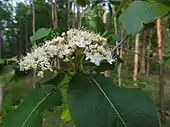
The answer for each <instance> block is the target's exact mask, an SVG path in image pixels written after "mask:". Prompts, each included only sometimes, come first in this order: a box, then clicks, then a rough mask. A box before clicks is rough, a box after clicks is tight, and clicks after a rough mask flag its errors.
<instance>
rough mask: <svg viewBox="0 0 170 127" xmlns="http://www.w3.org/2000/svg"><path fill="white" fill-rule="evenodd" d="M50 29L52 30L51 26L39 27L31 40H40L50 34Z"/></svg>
mask: <svg viewBox="0 0 170 127" xmlns="http://www.w3.org/2000/svg"><path fill="white" fill-rule="evenodd" d="M50 31H51V28H50V29H47V28H40V29H38V30H37V31H36V32H35V34H34V35H32V36H31V37H30V40H31V42H34V41H36V40H39V39H42V38H44V37H46V36H48V35H49V33H50Z"/></svg>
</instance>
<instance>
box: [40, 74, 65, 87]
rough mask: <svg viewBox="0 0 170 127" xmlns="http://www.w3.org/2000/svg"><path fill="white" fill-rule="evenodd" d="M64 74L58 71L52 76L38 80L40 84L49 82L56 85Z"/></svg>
mask: <svg viewBox="0 0 170 127" xmlns="http://www.w3.org/2000/svg"><path fill="white" fill-rule="evenodd" d="M64 77H65V74H64V73H59V74H55V75H54V76H52V77H50V78H49V77H48V78H47V79H46V78H45V79H41V80H40V81H39V83H40V84H50V85H55V86H58V85H59V84H60V83H61V82H62V81H63V79H64Z"/></svg>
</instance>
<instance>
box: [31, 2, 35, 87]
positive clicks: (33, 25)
mask: <svg viewBox="0 0 170 127" xmlns="http://www.w3.org/2000/svg"><path fill="white" fill-rule="evenodd" d="M32 33H33V34H34V33H35V5H34V0H32ZM32 87H33V88H36V71H35V70H34V71H33V79H32Z"/></svg>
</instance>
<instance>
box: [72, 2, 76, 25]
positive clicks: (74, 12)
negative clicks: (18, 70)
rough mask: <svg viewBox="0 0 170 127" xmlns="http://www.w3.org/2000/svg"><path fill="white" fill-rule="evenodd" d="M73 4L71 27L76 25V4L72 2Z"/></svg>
mask: <svg viewBox="0 0 170 127" xmlns="http://www.w3.org/2000/svg"><path fill="white" fill-rule="evenodd" d="M72 6H73V28H75V27H76V5H75V3H73V4H72Z"/></svg>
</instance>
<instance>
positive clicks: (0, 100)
mask: <svg viewBox="0 0 170 127" xmlns="http://www.w3.org/2000/svg"><path fill="white" fill-rule="evenodd" d="M2 46H3V35H2V22H1V21H0V58H2ZM2 104H3V84H0V123H1V119H2V113H3V108H2Z"/></svg>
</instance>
